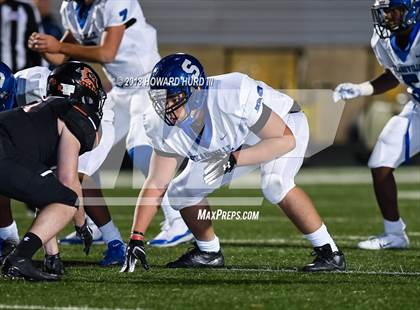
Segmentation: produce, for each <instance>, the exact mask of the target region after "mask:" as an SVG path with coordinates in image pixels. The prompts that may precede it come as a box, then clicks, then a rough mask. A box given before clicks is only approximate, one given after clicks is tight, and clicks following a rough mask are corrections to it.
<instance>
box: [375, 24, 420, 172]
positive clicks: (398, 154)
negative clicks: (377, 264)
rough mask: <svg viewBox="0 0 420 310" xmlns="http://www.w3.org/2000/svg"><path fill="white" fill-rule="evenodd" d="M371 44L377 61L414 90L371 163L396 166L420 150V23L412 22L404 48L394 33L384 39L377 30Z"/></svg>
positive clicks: (384, 134) (387, 129) (385, 131)
mask: <svg viewBox="0 0 420 310" xmlns="http://www.w3.org/2000/svg"><path fill="white" fill-rule="evenodd" d="M371 45H372V48H373V51H374V52H375V55H376V58H377V59H378V62H379V63H380V64H381V65H382V66H383V67H384V68H385V69H389V70H390V71H391V72H392V74H393V75H394V76H395V77H396V78H397V79H398V80H399V81H400V83H402V84H404V85H406V86H407V87H408V88H409V89H408V91H409V93H411V94H412V100H411V101H410V102H408V103H407V104H406V106H405V107H404V109H403V110H402V112H401V113H400V114H399V115H397V116H394V117H392V118H391V119H390V120H389V121H388V123H387V124H386V126H385V127H384V129H383V130H382V132H381V134H380V136H379V139H378V142H377V143H376V145H375V148H374V150H373V153H372V155H371V158H370V159H369V163H368V165H369V167H370V168H378V167H391V168H396V167H398V166H400V165H401V164H402V163H404V162H405V161H407V160H408V159H409V158H410V157H412V156H414V155H415V154H417V153H419V152H420V23H417V24H415V25H414V26H413V29H412V31H411V33H410V37H409V44H408V47H407V48H406V49H405V50H401V49H400V48H399V47H398V46H397V44H396V39H395V36H391V37H390V38H385V39H381V38H379V36H378V35H377V33H376V32H374V33H373V37H372V40H371Z"/></svg>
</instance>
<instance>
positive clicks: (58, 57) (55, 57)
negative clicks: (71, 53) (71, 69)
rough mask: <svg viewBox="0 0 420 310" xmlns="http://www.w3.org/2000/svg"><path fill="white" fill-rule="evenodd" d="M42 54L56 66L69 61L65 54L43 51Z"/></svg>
mask: <svg viewBox="0 0 420 310" xmlns="http://www.w3.org/2000/svg"><path fill="white" fill-rule="evenodd" d="M41 55H42V57H43V58H44V59H45V60H46V61H48V62H49V63H50V64H53V65H55V66H58V65H61V64H63V63H65V62H66V61H67V57H66V55H64V54H51V53H41Z"/></svg>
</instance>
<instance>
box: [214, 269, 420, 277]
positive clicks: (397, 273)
mask: <svg viewBox="0 0 420 310" xmlns="http://www.w3.org/2000/svg"><path fill="white" fill-rule="evenodd" d="M213 270H218V271H233V272H267V273H298V272H302V271H299V270H297V269H256V268H226V269H213ZM337 273H338V274H359V275H385V276H420V272H417V271H414V272H409V271H408V272H405V271H368V270H366V271H363V270H347V271H340V272H337ZM337 273H334V274H337Z"/></svg>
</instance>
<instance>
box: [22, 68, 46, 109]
mask: <svg viewBox="0 0 420 310" xmlns="http://www.w3.org/2000/svg"><path fill="white" fill-rule="evenodd" d="M50 73H51V71H50V69H48V68H47V67H31V68H28V69H24V70H21V71H18V72H16V73H15V78H16V81H17V87H16V103H17V105H18V106H24V105H26V104H30V103H32V102H35V101H38V100H40V99H45V98H46V96H47V80H48V76H49V75H50Z"/></svg>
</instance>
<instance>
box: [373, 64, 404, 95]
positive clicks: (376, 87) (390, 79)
mask: <svg viewBox="0 0 420 310" xmlns="http://www.w3.org/2000/svg"><path fill="white" fill-rule="evenodd" d="M370 83H371V84H372V87H373V95H379V94H383V93H385V92H387V91H389V90H391V89H394V88H395V87H397V86H398V85H399V84H400V82H399V81H398V79H397V78H396V77H395V76H394V75H393V74H392V72H391V71H390V70H386V71H385V72H384V73H383V74H381V75H380V76H378V77H377V78H375V79H373V80H372V81H370Z"/></svg>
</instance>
